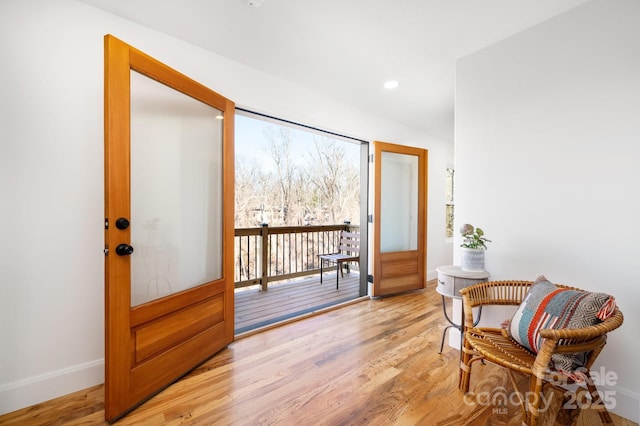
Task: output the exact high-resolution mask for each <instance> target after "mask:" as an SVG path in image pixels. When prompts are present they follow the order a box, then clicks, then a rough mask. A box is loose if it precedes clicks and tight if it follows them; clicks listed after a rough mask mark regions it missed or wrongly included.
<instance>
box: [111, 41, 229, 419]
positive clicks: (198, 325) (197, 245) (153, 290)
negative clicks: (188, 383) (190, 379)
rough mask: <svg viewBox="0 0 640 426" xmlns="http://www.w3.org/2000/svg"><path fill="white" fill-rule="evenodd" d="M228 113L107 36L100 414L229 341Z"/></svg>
mask: <svg viewBox="0 0 640 426" xmlns="http://www.w3.org/2000/svg"><path fill="white" fill-rule="evenodd" d="M234 110H235V106H234V104H233V102H231V101H230V100H228V99H226V98H224V97H222V96H220V95H219V94H217V93H215V92H213V91H211V90H210V89H208V88H206V87H204V86H203V85H201V84H199V83H197V82H195V81H193V80H191V79H190V78H188V77H186V76H184V75H182V74H180V73H179V72H177V71H175V70H173V69H171V68H169V67H167V66H166V65H163V64H162V63H160V62H158V61H157V60H155V59H153V58H151V57H150V56H148V55H146V54H144V53H142V52H140V51H138V50H136V49H135V48H133V47H131V46H129V45H127V44H126V43H124V42H122V41H120V40H118V39H117V38H115V37H113V36H111V35H107V36H105V110H104V111H105V417H106V419H107V420H109V421H113V420H115V419H117V418H119V417H121V416H123V415H124V414H126V413H127V412H128V411H130V410H131V409H132V408H135V407H136V406H137V405H139V404H140V403H141V402H142V401H144V400H145V399H147V398H148V397H150V396H152V395H153V394H155V393H157V392H158V391H160V390H162V389H163V388H164V387H166V386H168V385H169V384H171V383H172V382H173V381H175V380H176V379H178V378H179V377H181V376H182V375H184V374H185V373H187V372H188V371H190V370H191V369H193V368H194V367H195V366H197V365H198V364H199V363H201V362H202V361H204V360H206V359H207V358H209V357H211V356H212V355H213V354H214V353H216V352H217V351H219V350H220V349H222V348H224V347H225V346H226V345H228V344H229V343H230V342H231V341H232V340H233V333H234V331H233V329H234V324H233V320H234V312H233V305H234V300H233V290H234V283H233V233H234V228H233V192H234V189H233V188H234V186H233V176H234V174H233V119H234Z"/></svg>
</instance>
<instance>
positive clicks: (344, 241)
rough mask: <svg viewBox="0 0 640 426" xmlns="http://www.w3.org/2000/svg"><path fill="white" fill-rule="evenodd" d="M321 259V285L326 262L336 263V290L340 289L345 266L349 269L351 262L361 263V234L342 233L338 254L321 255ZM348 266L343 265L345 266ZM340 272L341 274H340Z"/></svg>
mask: <svg viewBox="0 0 640 426" xmlns="http://www.w3.org/2000/svg"><path fill="white" fill-rule="evenodd" d="M318 257H319V258H320V284H322V267H323V265H324V263H325V262H331V263H335V264H336V265H337V269H336V290H337V289H338V288H339V285H340V283H339V279H340V276H342V277H344V271H343V266H346V267H347V268H348V267H349V265H348V264H349V262H358V263H360V234H359V233H357V232H348V231H340V243H339V245H338V252H337V253H326V254H319V255H318ZM345 263H346V264H347V265H343V264H345ZM338 270H339V271H340V273H339V274H338Z"/></svg>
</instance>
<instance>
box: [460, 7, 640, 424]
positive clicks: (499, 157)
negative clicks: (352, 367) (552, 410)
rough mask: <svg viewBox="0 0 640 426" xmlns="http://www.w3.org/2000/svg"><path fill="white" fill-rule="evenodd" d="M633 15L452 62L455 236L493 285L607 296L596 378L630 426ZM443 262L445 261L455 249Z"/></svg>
mask: <svg viewBox="0 0 640 426" xmlns="http://www.w3.org/2000/svg"><path fill="white" fill-rule="evenodd" d="M638 22H640V2H639V1H637V0H594V1H592V2H589V3H587V4H585V5H583V6H581V7H578V8H577V9H574V10H572V11H569V12H568V13H566V14H564V15H560V16H559V17H556V18H554V19H552V20H549V21H547V22H544V23H542V24H540V25H538V26H536V27H534V28H532V29H530V30H528V31H525V32H523V33H520V34H518V35H516V36H514V37H512V38H509V39H507V40H505V41H503V42H500V43H498V44H496V45H493V46H491V47H489V48H487V49H484V50H482V51H480V52H477V53H475V54H472V55H470V56H468V57H465V58H462V59H460V60H459V61H458V65H457V82H456V129H455V133H456V140H455V164H456V179H457V180H456V190H457V192H456V226H457V227H459V226H460V225H461V224H462V223H465V222H468V223H472V224H474V225H479V226H481V227H482V228H483V229H484V230H485V232H486V234H487V237H488V238H489V239H492V240H493V243H491V245H490V246H489V250H488V251H487V261H486V266H487V269H488V270H489V271H490V272H491V274H492V278H493V279H530V280H533V279H535V278H536V277H537V276H538V275H539V274H545V275H546V276H547V278H549V279H550V280H552V281H554V282H561V283H566V284H571V285H574V286H577V287H581V288H585V289H589V290H597V291H604V292H609V293H610V294H612V295H614V296H615V297H616V299H617V302H618V305H619V306H620V308H621V310H622V312H623V313H624V315H625V324H623V326H622V328H620V329H619V330H617V331H615V332H614V333H612V334H611V335H610V337H609V341H608V345H607V347H606V348H605V349H604V351H603V353H602V354H601V355H600V358H599V363H598V365H599V366H604V367H605V368H606V369H607V370H610V371H615V372H616V373H617V375H618V380H617V384H616V385H615V386H613V387H612V388H606V387H605V390H606V389H609V390H614V391H615V392H616V393H615V399H616V403H617V407H616V409H614V410H613V411H614V412H617V413H619V414H621V415H623V416H624V417H626V418H629V419H632V420H634V421H636V422H638V421H639V420H640V409H639V406H640V404H639V401H640V372H639V370H638V367H637V359H636V358H637V356H638V353H640V339H639V337H640V335H639V333H638V328H637V326H638V324H640V309H638V306H637V305H638V302H640V283H639V277H638V273H637V269H638V256H637V250H636V249H635V247H634V246H635V245H636V244H638V241H640V226H638V220H639V219H638V218H640V199H639V198H638V196H637V195H638V190H637V185H638V183H639V182H640V167H639V166H638V161H639V160H640V25H638ZM459 243H460V238H459V236H458V238H457V239H456V244H455V247H456V253H455V254H454V259H458V255H459V253H458V249H457V247H458V244H459Z"/></svg>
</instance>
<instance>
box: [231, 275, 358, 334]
mask: <svg viewBox="0 0 640 426" xmlns="http://www.w3.org/2000/svg"><path fill="white" fill-rule="evenodd" d="M322 281H323V283H322V284H320V276H319V275H313V276H311V277H303V278H300V279H297V280H292V281H289V282H281V283H278V282H276V283H274V284H269V289H268V290H267V291H260V289H259V288H258V286H254V287H245V288H242V289H238V290H236V293H235V298H236V302H235V333H236V335H238V334H243V333H246V332H248V331H251V330H255V329H259V328H262V327H265V326H268V325H271V324H274V323H279V322H282V321H286V320H290V319H292V318H295V317H299V316H301V315H305V314H309V313H312V312H315V311H318V310H321V309H324V308H326V307H328V306H333V305H337V304H341V303H344V302H347V301H350V300H354V299H357V298H358V297H359V294H358V291H359V285H360V283H359V281H360V275H359V274H358V273H357V272H353V271H352V272H350V273H345V275H344V278H342V277H341V278H340V288H339V289H338V290H336V275H335V273H325V274H324V277H323V278H322Z"/></svg>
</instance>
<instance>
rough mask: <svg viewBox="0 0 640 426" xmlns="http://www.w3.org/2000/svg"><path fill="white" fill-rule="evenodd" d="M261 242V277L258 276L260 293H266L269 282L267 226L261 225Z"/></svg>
mask: <svg viewBox="0 0 640 426" xmlns="http://www.w3.org/2000/svg"><path fill="white" fill-rule="evenodd" d="M261 226H262V228H261V234H260V235H261V240H262V250H261V254H262V275H261V276H260V286H261V288H262V291H267V288H268V282H269V224H268V223H262V224H261Z"/></svg>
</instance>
